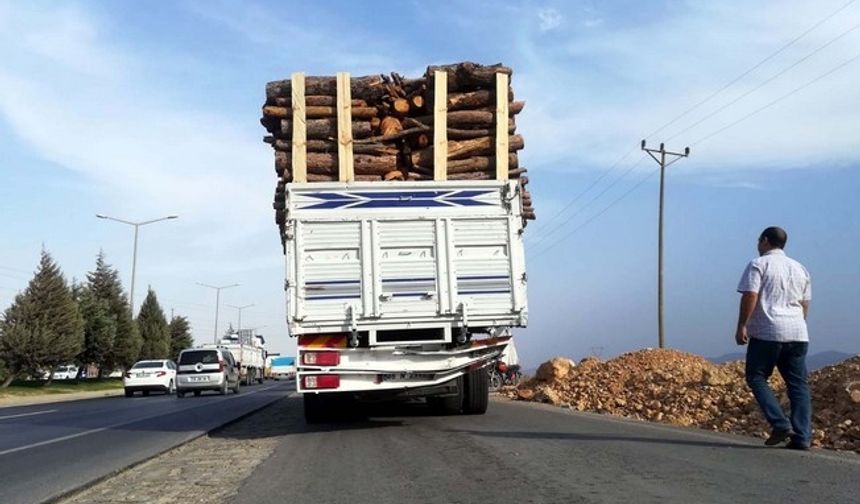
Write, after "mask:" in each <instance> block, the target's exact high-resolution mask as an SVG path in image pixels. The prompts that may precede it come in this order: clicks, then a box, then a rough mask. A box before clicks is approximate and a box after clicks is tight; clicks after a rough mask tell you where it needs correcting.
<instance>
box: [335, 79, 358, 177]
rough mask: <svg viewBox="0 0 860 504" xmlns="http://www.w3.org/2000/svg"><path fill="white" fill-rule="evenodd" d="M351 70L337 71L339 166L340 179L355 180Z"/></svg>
mask: <svg viewBox="0 0 860 504" xmlns="http://www.w3.org/2000/svg"><path fill="white" fill-rule="evenodd" d="M351 94H352V93H351V91H350V86H349V72H338V73H337V167H338V180H340V181H341V182H353V181H354V180H355V166H354V163H355V160H354V159H353V157H352V96H351Z"/></svg>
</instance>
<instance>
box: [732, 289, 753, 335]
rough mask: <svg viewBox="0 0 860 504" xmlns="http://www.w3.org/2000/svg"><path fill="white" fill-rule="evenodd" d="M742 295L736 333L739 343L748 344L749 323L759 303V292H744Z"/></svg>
mask: <svg viewBox="0 0 860 504" xmlns="http://www.w3.org/2000/svg"><path fill="white" fill-rule="evenodd" d="M742 294H743V295H742V296H741V306H740V310H739V313H738V330H737V332H736V333H735V341H736V342H737V344H738V345H746V344H747V343H748V342H749V336H748V335H747V324H748V323H749V321H750V317H752V314H753V311H755V305H756V303H758V293H757V292H744V293H742Z"/></svg>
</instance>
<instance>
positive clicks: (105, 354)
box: [77, 288, 117, 375]
mask: <svg viewBox="0 0 860 504" xmlns="http://www.w3.org/2000/svg"><path fill="white" fill-rule="evenodd" d="M78 302H79V304H80V308H81V315H82V316H83V317H84V346H83V350H82V351H81V353H80V354H78V358H77V362H78V364H79V365H80V369H81V370H83V368H84V367H86V366H87V365H88V364H95V365H96V366H98V368H99V374H100V375H101V374H103V369H105V363H106V362H107V361H108V359H109V358H110V354H111V351H112V349H113V343H114V339H116V328H117V323H116V317H115V316H114V315H113V314H112V313H111V310H110V303H109V302H108V301H107V300H105V299H99V298H97V297H96V296H95V295H94V293H93V291H92V290H91V289H88V288H86V289H83V291H82V292H81V293H80V297H79V300H78ZM79 372H80V371H79Z"/></svg>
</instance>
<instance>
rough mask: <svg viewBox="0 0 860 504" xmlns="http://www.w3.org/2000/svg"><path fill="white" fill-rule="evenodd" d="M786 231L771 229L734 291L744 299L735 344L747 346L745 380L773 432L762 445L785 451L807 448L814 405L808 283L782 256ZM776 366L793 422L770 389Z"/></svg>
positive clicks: (801, 271) (801, 269)
mask: <svg viewBox="0 0 860 504" xmlns="http://www.w3.org/2000/svg"><path fill="white" fill-rule="evenodd" d="M786 241H788V235H787V234H786V232H785V230H783V229H782V228H778V227H769V228H767V229H765V230H764V231H762V233H761V236H759V239H758V252H759V257H757V258H755V259H753V260H752V261H751V262H750V263H749V265H747V268H746V270H744V274H743V276H742V277H741V281H740V283H739V284H738V292H740V293H741V294H742V296H741V305H740V316H739V317H738V329H737V333H736V334H735V340H736V341H737V344H738V345H746V344H749V346H748V347H747V361H746V381H747V384H748V385H749V387H750V389H752V392H753V395H754V396H755V398H756V401H758V404H759V406H760V407H761V409H762V412H763V413H764V416H765V417H766V418H767V421H768V422H769V423H770V425H771V427H772V429H773V430H772V431H771V435H770V437H769V438H768V439H767V441H765V444H766V445H768V446H774V445H778V444H780V443H782V442H783V441H785V440H786V439H789V438H791V441H790V442H789V444H788V448H793V449H797V450H807V449H809V443H810V441H811V440H812V425H811V424H812V404H811V400H810V396H809V385H808V383H807V381H806V352H807V348H808V346H809V335H808V333H807V328H806V316H807V314H808V313H809V301H810V299H811V282H810V278H809V272H808V271H806V268H804V267H803V265H802V264H800V263H799V262H797V261H795V260H794V259H791V258H789V257H788V256H786V255H785V252H784V251H783V249H784V248H785V243H786ZM774 367H776V368H777V369H778V370H779V373H780V374H781V375H782V378H783V380H785V384H786V387H787V389H788V399H789V401H791V420H790V421H789V419H787V418H786V417H785V413H784V412H783V411H782V407H781V406H780V404H779V401H777V399H776V397H774V395H773V391H771V389H770V387H769V386H768V383H767V380H768V378H770V375H771V374H773V368H774Z"/></svg>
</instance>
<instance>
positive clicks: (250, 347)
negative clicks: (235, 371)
mask: <svg viewBox="0 0 860 504" xmlns="http://www.w3.org/2000/svg"><path fill="white" fill-rule="evenodd" d="M202 348H225V349H227V350H229V351H230V353H231V354H233V359H235V360H236V363H237V364H239V377H240V379H241V380H242V382H243V383H244V384H246V385H249V384H250V383H251V382H253V381H257V382H261V381H262V380H263V377H264V376H265V370H266V349H265V348H263V347H262V346H259V345H257V344H254V342H251V343H249V344H245V343H244V342H240V341H236V340H233V339H226V338H225V339H222V340H221V342H220V343H218V344H213V343H209V344H205V345H202Z"/></svg>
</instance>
